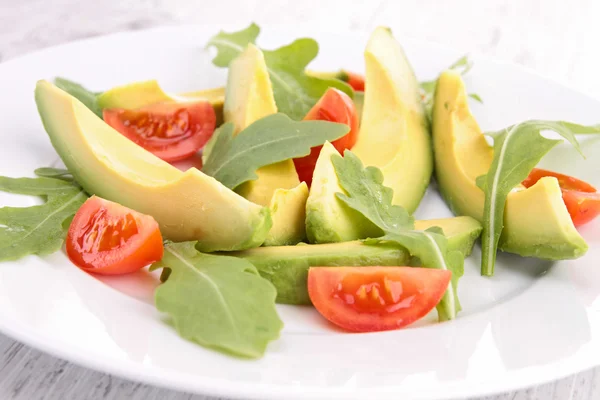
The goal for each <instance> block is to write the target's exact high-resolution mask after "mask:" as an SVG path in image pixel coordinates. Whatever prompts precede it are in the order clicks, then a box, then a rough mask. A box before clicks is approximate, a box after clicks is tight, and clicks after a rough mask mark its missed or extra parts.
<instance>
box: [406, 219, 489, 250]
mask: <svg viewBox="0 0 600 400" xmlns="http://www.w3.org/2000/svg"><path fill="white" fill-rule="evenodd" d="M434 226H437V227H440V228H442V230H443V231H444V236H446V238H447V239H448V247H449V248H451V249H453V250H458V251H460V252H461V253H463V255H464V256H465V258H466V257H468V256H470V255H471V252H472V251H473V246H474V245H475V241H476V240H477V239H478V238H479V236H480V235H481V231H483V227H482V226H481V223H479V221H477V220H476V219H475V218H471V217H467V216H462V217H452V218H441V219H426V220H416V221H415V229H418V230H421V231H424V230H425V229H428V228H432V227H434Z"/></svg>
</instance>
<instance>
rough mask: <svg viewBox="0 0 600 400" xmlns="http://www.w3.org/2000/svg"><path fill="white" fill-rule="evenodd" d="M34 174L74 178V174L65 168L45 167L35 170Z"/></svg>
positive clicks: (66, 178) (46, 176)
mask: <svg viewBox="0 0 600 400" xmlns="http://www.w3.org/2000/svg"><path fill="white" fill-rule="evenodd" d="M33 173H34V174H36V175H37V176H40V177H44V178H57V179H63V180H73V176H72V175H71V173H70V172H69V170H66V169H63V168H51V167H43V168H38V169H36V170H35V171H33Z"/></svg>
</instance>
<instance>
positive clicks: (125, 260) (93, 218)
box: [66, 196, 163, 275]
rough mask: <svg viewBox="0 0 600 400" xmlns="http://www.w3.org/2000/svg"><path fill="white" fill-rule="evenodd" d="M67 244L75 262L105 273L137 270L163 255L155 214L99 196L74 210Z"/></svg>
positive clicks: (92, 270)
mask: <svg viewBox="0 0 600 400" xmlns="http://www.w3.org/2000/svg"><path fill="white" fill-rule="evenodd" d="M66 247H67V255H68V256H69V259H71V261H72V262H73V263H74V264H75V265H77V266H78V267H79V268H81V269H83V270H84V271H87V272H94V273H97V274H102V275H119V274H127V273H129V272H134V271H137V270H138V269H140V268H143V267H144V266H146V265H148V264H151V263H153V262H155V261H158V260H160V259H161V258H162V256H163V244H162V236H161V234H160V230H159V229H158V223H157V222H156V221H155V220H154V218H152V217H151V216H149V215H144V214H140V213H138V212H137V211H133V210H131V209H129V208H127V207H124V206H122V205H120V204H117V203H113V202H112V201H108V200H104V199H101V198H100V197H96V196H92V197H91V198H89V199H88V200H87V201H86V202H85V203H84V204H83V205H82V206H81V208H80V209H79V211H77V213H76V214H75V217H74V218H73V221H72V222H71V226H70V227H69V233H68V234H67V245H66Z"/></svg>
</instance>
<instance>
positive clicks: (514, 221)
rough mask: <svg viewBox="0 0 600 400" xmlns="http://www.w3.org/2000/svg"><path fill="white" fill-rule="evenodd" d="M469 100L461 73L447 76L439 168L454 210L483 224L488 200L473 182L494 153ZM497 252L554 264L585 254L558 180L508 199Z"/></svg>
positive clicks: (437, 144)
mask: <svg viewBox="0 0 600 400" xmlns="http://www.w3.org/2000/svg"><path fill="white" fill-rule="evenodd" d="M467 99H468V98H467V93H466V89H465V85H464V82H463V80H462V78H461V76H460V74H459V73H457V72H454V71H445V72H443V73H442V74H441V75H440V77H439V80H438V84H437V89H436V92H435V99H434V110H433V142H434V151H435V170H436V178H437V181H438V183H439V187H440V191H441V192H442V195H443V197H444V199H445V200H446V202H447V203H448V205H449V206H450V208H451V209H452V211H453V212H454V213H455V214H456V215H468V216H471V217H473V218H475V219H477V220H479V221H482V220H483V207H484V203H485V197H484V193H483V191H482V190H481V189H479V187H477V185H476V184H475V180H476V179H477V177H478V176H481V175H485V174H486V173H487V171H488V169H489V167H490V165H491V163H492V160H493V156H494V153H493V148H492V147H491V146H490V145H489V144H488V143H487V141H486V140H485V137H484V135H483V134H482V133H481V129H480V128H479V125H478V124H477V121H475V118H474V117H473V115H472V114H471V111H470V109H469V105H468V102H467ZM499 248H500V250H503V251H506V252H510V253H515V254H519V255H522V256H531V257H538V258H544V259H551V260H560V259H570V258H577V257H580V256H581V255H583V254H585V252H586V251H587V248H588V246H587V243H586V242H585V240H584V239H583V238H582V237H581V235H580V234H579V233H578V232H577V229H575V226H574V225H573V222H572V221H571V217H570V216H569V212H568V211H567V208H566V206H565V205H564V202H563V201H562V193H561V190H560V186H559V184H558V181H557V180H556V178H543V179H540V180H539V181H538V182H537V183H536V184H535V185H533V186H532V187H530V188H528V189H525V188H523V187H518V188H515V190H514V191H513V192H511V193H510V194H509V195H508V197H507V199H506V210H505V213H504V230H503V232H502V236H501V238H500V243H499Z"/></svg>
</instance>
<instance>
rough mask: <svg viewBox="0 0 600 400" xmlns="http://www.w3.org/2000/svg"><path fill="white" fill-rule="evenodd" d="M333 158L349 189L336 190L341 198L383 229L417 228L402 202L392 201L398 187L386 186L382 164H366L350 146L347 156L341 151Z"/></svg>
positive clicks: (339, 175)
mask: <svg viewBox="0 0 600 400" xmlns="http://www.w3.org/2000/svg"><path fill="white" fill-rule="evenodd" d="M331 161H332V162H333V166H334V168H335V171H336V175H337V177H338V181H339V183H340V186H341V187H342V188H343V189H344V190H345V191H346V192H347V193H348V196H347V195H345V194H344V193H336V196H337V197H338V199H340V200H341V201H343V202H344V203H346V204H347V205H348V206H349V207H350V208H352V209H354V210H356V211H358V212H359V213H361V214H362V215H363V216H365V217H366V218H367V219H369V220H370V221H371V222H373V224H375V225H376V226H377V227H379V228H380V229H381V230H382V232H395V231H397V230H399V229H413V228H414V227H415V220H414V218H413V217H412V216H411V215H410V214H409V213H408V211H406V209H404V208H403V207H400V206H395V205H392V197H393V196H394V191H393V190H392V189H391V188H389V187H387V186H383V173H382V172H381V170H380V169H379V168H376V167H367V168H364V167H363V164H362V162H361V161H360V159H359V158H358V157H357V156H356V155H354V153H352V152H351V151H349V150H346V151H345V152H344V158H342V156H340V155H338V154H334V155H333V156H332V159H331Z"/></svg>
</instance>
